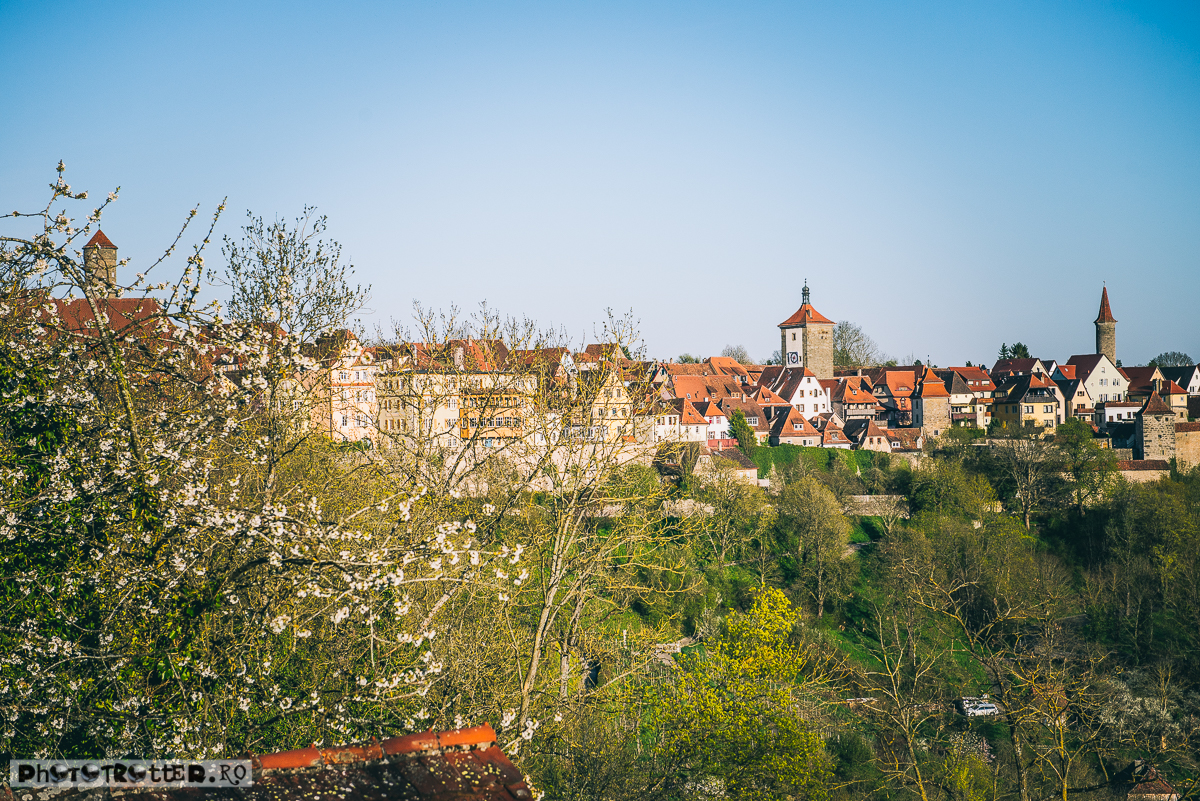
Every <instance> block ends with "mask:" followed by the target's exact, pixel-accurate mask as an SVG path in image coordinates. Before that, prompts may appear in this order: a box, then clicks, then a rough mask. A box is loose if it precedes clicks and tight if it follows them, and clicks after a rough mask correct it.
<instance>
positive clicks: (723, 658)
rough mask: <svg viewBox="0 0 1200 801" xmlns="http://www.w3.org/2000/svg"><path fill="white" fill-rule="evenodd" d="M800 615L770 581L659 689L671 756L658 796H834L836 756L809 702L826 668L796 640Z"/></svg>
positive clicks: (658, 716) (658, 706)
mask: <svg viewBox="0 0 1200 801" xmlns="http://www.w3.org/2000/svg"><path fill="white" fill-rule="evenodd" d="M795 623H796V616H795V613H794V612H793V610H792V608H791V604H790V603H789V602H788V600H787V598H786V596H784V595H783V593H782V592H780V591H779V590H776V589H770V588H768V589H765V590H763V591H762V592H761V593H759V594H758V597H757V598H756V599H755V601H754V606H753V608H752V609H751V611H750V612H749V613H748V614H744V615H737V614H734V615H732V616H731V617H730V619H729V621H728V624H727V626H726V628H725V631H724V633H723V634H722V636H721V637H720V638H719V639H717V640H716V641H714V642H713V643H711V645H710V646H709V647H708V648H706V649H705V650H704V651H703V652H693V653H691V654H687V655H684V656H682V657H681V659H680V663H681V666H682V668H683V669H682V670H681V671H680V672H679V673H678V674H677V676H676V677H675V678H674V679H673V680H669V681H666V682H663V683H662V684H660V685H658V686H657V687H656V688H655V689H654V691H653V692H652V693H651V695H650V699H649V700H650V708H651V710H652V718H651V720H652V730H654V731H655V732H656V733H657V739H656V743H655V745H656V751H657V756H658V758H659V760H661V763H662V764H663V765H664V766H666V770H665V776H664V778H663V786H662V788H661V790H660V791H659V794H657V795H656V797H658V798H665V799H675V798H680V799H682V798H694V797H696V796H697V795H702V794H710V793H711V794H714V795H722V796H723V797H725V798H731V799H742V800H744V801H752V800H753V801H758V800H759V799H761V800H762V801H767V799H772V800H773V799H788V798H795V799H800V798H805V799H823V798H825V797H826V794H827V788H828V782H829V779H830V777H831V766H832V765H831V760H830V759H829V756H828V754H827V753H826V752H825V749H824V747H823V744H822V743H821V740H820V738H819V737H818V736H817V735H816V733H815V732H813V731H812V728H811V726H810V725H809V724H808V723H807V722H806V721H805V720H804V717H803V714H802V712H801V710H802V708H803V707H804V701H805V700H806V696H808V695H809V694H810V693H811V692H812V691H813V689H814V685H815V684H817V683H818V682H819V680H820V676H819V675H818V666H817V664H816V662H815V660H814V659H813V657H812V655H811V654H810V653H808V652H807V650H806V649H803V648H799V647H797V646H795V645H793V644H792V641H791V637H790V635H791V632H792V628H793V626H794V625H795ZM718 788H719V789H718ZM705 791H707V792H705Z"/></svg>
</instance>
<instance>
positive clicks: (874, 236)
mask: <svg viewBox="0 0 1200 801" xmlns="http://www.w3.org/2000/svg"><path fill="white" fill-rule="evenodd" d="M0 37H2V38H0V41H2V42H3V44H2V45H0V76H2V77H0V98H2V99H3V105H2V106H0V108H3V109H4V110H5V112H6V113H5V115H4V116H5V117H6V119H5V121H4V124H2V125H0V206H9V207H12V208H22V209H28V208H30V207H32V206H35V205H38V204H39V203H40V202H42V201H43V200H44V197H45V188H46V184H47V183H48V182H49V181H51V180H52V179H53V167H54V165H55V164H56V163H57V161H58V160H59V159H60V158H61V159H63V160H65V161H66V163H67V166H68V178H69V180H70V181H71V183H72V185H73V186H74V187H75V188H76V189H79V188H87V189H89V190H91V191H92V192H93V193H97V194H99V193H103V192H105V191H108V190H109V189H111V188H112V187H114V186H116V185H118V184H119V185H121V187H122V192H121V200H120V201H119V203H118V204H117V205H116V206H115V207H114V208H113V209H112V210H111V212H110V213H109V214H107V215H106V218H105V223H104V229H105V232H106V233H107V234H108V235H109V236H110V237H111V238H112V240H113V241H114V242H116V244H117V245H118V246H119V247H120V248H121V255H122V256H127V257H130V258H131V259H133V260H134V261H133V264H134V268H135V269H136V268H137V267H138V266H139V265H142V266H144V265H145V264H146V262H147V261H148V259H149V258H150V257H151V256H152V255H153V254H154V253H155V252H156V251H158V250H161V248H162V247H163V246H164V245H165V244H166V243H168V242H169V240H170V238H171V237H172V236H173V233H174V230H175V229H176V228H177V227H178V223H179V221H180V220H181V219H182V218H183V216H184V215H185V213H186V211H187V210H188V209H189V208H191V207H192V206H193V205H196V204H200V206H201V209H202V212H205V213H207V211H209V210H211V209H212V208H213V207H215V206H216V205H217V204H218V203H219V202H220V201H221V199H222V198H223V197H226V196H228V198H229V211H228V212H227V213H226V215H225V217H224V219H223V221H222V224H221V228H220V230H221V231H222V232H223V233H236V229H237V227H238V225H240V224H241V222H242V219H243V216H244V213H245V210H246V209H251V210H253V211H254V212H256V213H259V214H262V215H264V216H266V217H268V218H272V217H275V216H277V215H279V216H283V217H294V216H295V215H296V214H297V213H299V211H300V210H301V208H302V207H303V206H304V205H305V204H311V205H315V206H317V207H318V208H319V210H320V211H322V212H324V213H326V214H328V215H329V218H330V229H331V233H332V234H333V235H334V236H335V237H336V238H337V239H339V240H340V241H341V242H342V243H343V245H344V247H345V252H346V253H347V254H348V255H350V256H351V257H352V259H353V261H354V263H355V264H356V266H357V268H358V275H359V277H360V278H361V279H362V280H363V281H364V282H369V283H370V284H372V285H373V291H372V300H371V304H370V311H371V318H372V319H374V320H378V321H380V322H382V323H386V322H387V321H388V320H389V319H390V318H393V317H395V318H398V319H401V320H404V319H407V318H408V316H409V314H410V309H411V304H412V302H413V301H414V300H419V301H421V302H423V303H425V304H427V305H431V306H434V307H448V306H450V305H451V304H455V305H458V306H459V307H462V308H464V309H470V308H473V307H474V306H475V304H477V303H478V302H479V301H483V300H486V301H487V302H488V303H489V305H490V306H492V307H495V308H497V309H499V310H501V311H503V312H507V313H512V314H516V315H521V316H529V317H532V318H534V319H537V320H539V321H541V322H543V323H545V324H547V325H556V326H564V327H566V329H567V330H568V331H569V332H570V333H572V334H573V335H575V336H576V337H577V338H583V337H584V336H588V338H590V336H589V335H590V332H591V331H592V330H593V325H594V324H595V323H597V322H599V321H601V320H602V319H603V317H604V312H605V309H606V308H610V307H611V308H613V309H614V310H616V311H618V312H623V311H626V310H630V309H632V311H633V313H634V315H635V316H636V317H637V318H638V319H639V320H640V321H641V331H642V334H643V336H644V338H645V342H646V346H647V349H648V351H649V352H650V354H651V355H654V356H658V357H663V358H666V357H669V356H675V355H678V354H679V353H681V352H683V351H690V352H692V353H696V354H700V355H712V354H715V353H718V352H719V351H720V349H721V348H722V347H723V346H724V345H726V344H743V345H745V346H746V347H747V348H748V349H749V351H750V352H751V354H753V355H755V356H758V357H760V358H761V357H765V356H767V355H769V354H770V353H771V351H772V350H773V349H774V348H777V347H778V333H777V329H776V327H775V326H776V325H777V324H778V323H779V322H780V321H781V320H783V319H785V318H786V317H787V316H788V315H790V314H791V313H792V312H793V311H794V310H795V308H796V307H797V306H798V305H799V303H800V289H801V286H802V284H803V281H804V279H805V278H807V279H808V281H809V285H810V286H811V288H812V292H813V301H814V304H815V305H816V307H817V309H818V310H819V311H821V312H822V313H824V314H825V315H827V316H829V317H831V318H834V319H838V320H840V319H851V320H854V321H856V322H858V323H859V324H861V325H862V326H863V327H864V328H865V329H866V331H867V332H868V333H869V334H871V335H872V336H873V337H874V338H875V339H876V340H877V341H878V342H879V343H880V345H881V346H882V347H883V348H884V349H885V350H886V351H887V352H889V353H891V354H893V355H895V356H898V357H903V356H906V355H908V354H914V355H917V356H919V357H921V358H925V357H926V356H929V357H931V358H932V359H933V361H934V362H935V363H938V364H942V365H946V364H950V363H956V364H957V363H962V362H964V361H966V360H968V359H970V360H974V361H976V362H978V361H980V360H985V361H987V362H988V363H990V361H991V360H992V359H994V358H995V355H996V350H997V348H998V347H999V345H1000V343H1001V342H1010V343H1011V342H1013V341H1014V340H1022V341H1024V342H1026V343H1027V344H1028V345H1029V346H1030V348H1031V349H1032V351H1033V352H1034V353H1035V355H1045V356H1048V357H1054V358H1058V359H1065V358H1067V357H1068V356H1070V355H1071V354H1073V353H1082V352H1090V351H1091V350H1093V347H1094V346H1093V339H1092V326H1091V321H1092V320H1093V319H1094V318H1095V315H1096V309H1097V306H1098V303H1099V295H1100V286H1101V281H1107V283H1108V287H1109V291H1110V294H1111V297H1112V303H1113V310H1114V313H1115V315H1116V317H1117V318H1118V320H1119V321H1120V324H1119V326H1118V356H1120V357H1121V358H1122V359H1123V361H1124V362H1125V363H1126V364H1134V363H1144V362H1145V360H1147V359H1149V358H1151V357H1153V356H1154V355H1155V354H1157V353H1159V352H1160V351H1163V350H1184V351H1186V352H1189V353H1190V354H1191V355H1192V356H1194V357H1200V325H1198V324H1197V313H1196V310H1197V308H1198V307H1200V6H1197V5H1196V4H1194V3H1187V4H1184V3H1181V4H1175V5H1172V4H1154V5H1150V4H1141V3H1104V2H1096V1H1093V2H1077V3H1054V2H1037V3H1032V2H1031V3H1022V2H1007V3H999V4H967V3H899V2H890V3H883V2H879V3H853V2H848V3H836V4H831V3H815V2H813V3H804V2H792V3H753V2H738V3H722V4H717V3H702V2H686V3H665V2H659V3H655V2H636V3H591V4H583V3H567V2H559V3H510V4H502V3H478V4H472V3H451V2H441V3H420V4H417V3H378V4H372V3H352V2H342V3H337V4H332V3H311V4H309V3H289V4H266V3H262V4H253V3H221V2H210V3H205V4H203V5H201V4H192V5H185V4H182V3H157V4H150V3H146V4H136V3H120V2H110V3H95V2H92V3H73V2H60V3H55V4H47V3H23V2H16V1H15V0H0ZM211 255H212V256H216V255H217V253H216V251H214V252H213V254H211Z"/></svg>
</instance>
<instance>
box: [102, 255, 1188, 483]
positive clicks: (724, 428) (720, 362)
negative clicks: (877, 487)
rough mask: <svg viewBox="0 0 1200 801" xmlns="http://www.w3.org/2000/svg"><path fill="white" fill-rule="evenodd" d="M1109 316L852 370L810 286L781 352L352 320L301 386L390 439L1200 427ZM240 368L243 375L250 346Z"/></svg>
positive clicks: (365, 436) (905, 448)
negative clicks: (398, 336)
mask: <svg viewBox="0 0 1200 801" xmlns="http://www.w3.org/2000/svg"><path fill="white" fill-rule="evenodd" d="M84 253H85V263H87V264H88V265H89V268H90V269H91V270H93V271H95V272H97V273H98V274H99V275H100V276H101V280H102V281H106V282H108V283H111V282H112V278H113V276H112V271H113V265H115V263H116V248H115V246H114V245H112V243H111V242H110V241H109V240H108V239H107V238H106V237H105V236H104V234H103V233H102V232H98V233H97V234H96V235H95V237H93V239H92V241H91V242H89V243H88V245H87V246H86V247H85V249H84ZM111 302H112V303H114V304H120V303H125V302H126V301H121V300H119V299H115V298H114V299H112V301H111ZM1095 325H1096V341H1097V353H1094V354H1081V355H1076V356H1072V357H1071V358H1070V359H1068V360H1066V361H1065V362H1062V363H1060V362H1058V361H1056V360H1053V359H1037V358H1027V359H1002V360H1000V361H997V362H996V363H995V364H994V365H993V366H992V367H991V368H990V369H987V368H985V367H982V366H973V365H969V364H968V365H966V366H962V367H949V368H944V369H937V368H931V367H929V366H927V365H922V364H919V363H918V364H914V365H907V366H874V367H862V368H856V369H841V370H838V369H835V367H834V362H835V360H834V357H833V340H834V337H833V332H834V328H835V323H834V322H833V321H832V320H830V319H829V318H827V317H825V316H824V315H822V314H821V313H820V312H818V311H817V310H816V309H815V308H814V307H813V305H812V303H811V297H810V291H809V288H808V286H807V285H805V286H804V288H803V302H802V304H801V306H800V308H799V309H798V310H797V311H796V312H795V313H793V314H792V315H791V316H789V317H788V318H787V319H786V320H784V322H782V323H780V324H779V326H778V329H779V333H780V343H781V350H780V354H781V361H782V362H783V363H782V364H775V365H751V364H741V363H739V362H738V361H736V360H735V359H731V358H727V357H713V358H709V359H706V360H704V361H703V362H699V363H694V364H682V363H675V362H672V361H668V362H661V361H654V360H634V359H631V358H629V356H628V354H627V353H625V352H624V351H623V350H622V349H621V348H620V347H619V346H618V345H616V344H613V343H598V344H592V345H588V346H587V347H586V348H584V349H583V350H581V351H572V350H570V349H568V348H565V347H538V348H530V349H519V348H512V347H510V345H509V344H507V343H505V342H503V341H501V340H500V339H472V338H463V339H451V340H447V341H444V342H438V343H431V342H400V343H394V344H389V345H375V346H371V345H368V344H366V343H363V342H361V341H360V340H359V339H358V338H357V337H356V336H355V335H354V334H353V333H352V332H350V331H337V332H332V333H330V334H327V335H325V336H322V337H320V338H319V339H318V340H317V341H316V342H312V343H306V344H305V345H304V346H303V347H304V352H305V354H306V355H307V356H308V357H309V358H310V363H311V365H312V368H311V369H309V370H307V371H305V372H304V373H303V374H301V375H297V376H295V377H294V379H295V380H294V382H293V383H294V385H295V387H296V391H295V393H294V394H295V395H296V396H299V395H300V394H301V393H304V394H305V396H306V398H307V399H308V400H307V401H306V408H308V409H309V410H310V411H309V413H308V423H309V424H310V425H312V426H313V427H314V428H316V429H318V430H320V431H322V432H323V433H325V434H326V435H328V436H329V437H330V438H332V439H334V440H336V441H342V442H357V443H366V442H369V443H371V444H372V445H375V444H378V445H380V446H383V447H386V446H388V445H389V443H392V444H394V443H398V442H402V441H411V440H413V439H417V438H419V439H421V440H423V441H426V442H430V443H433V444H434V445H435V446H437V447H439V448H443V449H454V448H457V447H461V446H462V445H463V444H464V443H470V444H472V445H479V446H480V447H482V448H485V449H486V448H491V447H503V446H504V445H506V444H511V443H514V442H529V443H531V444H534V445H543V444H546V443H547V441H549V440H554V441H559V440H562V439H563V438H564V437H565V438H568V439H584V440H589V441H593V442H617V443H627V444H630V445H639V446H646V447H647V448H654V447H657V446H659V445H661V444H662V443H668V442H698V443H701V444H703V446H704V447H705V448H707V449H709V450H710V451H719V450H728V449H729V448H730V447H731V446H732V445H733V444H734V442H733V436H732V433H731V425H732V421H733V419H734V418H735V416H737V415H739V414H740V415H741V416H742V417H744V419H745V421H746V423H747V425H748V426H749V428H750V430H751V431H752V432H753V433H754V436H755V437H756V438H757V440H758V441H759V442H760V443H762V444H770V445H781V444H793V445H801V446H808V447H823V448H837V449H865V450H873V451H879V452H889V453H910V454H911V453H916V452H919V451H920V450H921V449H922V448H923V447H924V445H925V443H926V442H927V441H929V440H932V439H936V438H938V437H940V436H942V435H943V434H944V433H945V432H946V431H947V430H949V429H950V428H952V427H954V426H971V427H978V428H986V427H988V426H991V425H993V424H997V423H998V424H1000V425H1002V426H1017V427H1025V426H1036V427H1039V428H1042V429H1045V430H1052V429H1053V428H1055V427H1056V426H1058V425H1061V424H1062V423H1063V422H1065V421H1066V420H1067V419H1070V418H1077V419H1081V420H1084V421H1085V422H1088V423H1090V424H1092V425H1093V426H1095V429H1096V431H1097V433H1099V434H1101V435H1102V436H1106V437H1108V438H1109V439H1110V440H1111V442H1112V443H1113V445H1114V447H1126V446H1128V447H1130V448H1131V449H1132V450H1134V451H1137V454H1136V456H1137V458H1139V459H1145V458H1151V457H1150V456H1147V455H1146V454H1153V455H1154V456H1153V458H1158V457H1159V456H1161V455H1162V454H1163V453H1166V452H1167V450H1170V449H1168V448H1166V447H1165V446H1163V447H1155V446H1147V445H1146V444H1145V443H1146V435H1145V434H1144V432H1145V431H1148V430H1149V429H1151V428H1155V429H1156V430H1157V428H1159V427H1162V426H1165V425H1166V422H1162V423H1161V425H1160V422H1159V421H1158V418H1157V416H1158V415H1160V410H1161V409H1162V408H1166V409H1167V410H1168V416H1170V417H1171V418H1172V419H1171V421H1169V422H1171V424H1172V425H1175V424H1178V425H1180V426H1182V429H1181V432H1182V433H1187V432H1186V429H1187V427H1188V426H1189V425H1191V424H1190V423H1188V415H1189V412H1188V409H1189V401H1191V402H1192V403H1193V405H1195V403H1196V401H1197V399H1200V367H1196V366H1192V367H1186V368H1169V369H1168V368H1158V367H1134V368H1123V367H1121V366H1119V365H1118V364H1117V363H1116V359H1115V342H1116V320H1115V318H1113V316H1112V311H1111V307H1110V305H1109V299H1108V292H1107V289H1105V290H1104V291H1103V294H1102V298H1101V308H1100V314H1099V316H1098V317H1097V320H1096V321H1095ZM225 367H226V368H227V369H226V374H227V375H228V376H231V377H232V376H233V375H234V374H235V373H236V369H237V364H236V360H231V361H230V362H229V363H228V364H227V365H226V366H225ZM231 380H233V379H232V378H231ZM293 402H295V401H293ZM1193 416H1194V415H1193ZM1151 417H1153V418H1154V420H1155V422H1154V424H1153V425H1151V424H1150V422H1148V421H1149V419H1150V418H1151ZM1164 419H1165V418H1164ZM1139 421H1141V422H1139ZM1139 432H1143V433H1139ZM1175 444H1176V445H1178V443H1175ZM1174 450H1175V451H1179V450H1180V448H1179V447H1175V448H1174ZM1183 450H1184V451H1186V450H1187V448H1186V447H1185V448H1183ZM1188 458H1190V457H1188Z"/></svg>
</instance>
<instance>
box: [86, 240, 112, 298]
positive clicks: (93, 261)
mask: <svg viewBox="0 0 1200 801" xmlns="http://www.w3.org/2000/svg"><path fill="white" fill-rule="evenodd" d="M83 269H84V271H85V272H86V273H87V274H88V277H89V278H91V279H92V280H93V281H95V282H96V283H97V284H99V285H100V286H101V287H102V288H105V289H112V287H114V286H116V284H117V246H116V245H114V244H113V243H112V242H111V241H110V240H109V238H108V237H107V236H105V235H104V232H103V231H101V230H98V229H97V231H96V234H95V235H94V236H93V237H92V238H91V239H89V240H88V243H87V244H86V245H84V246H83Z"/></svg>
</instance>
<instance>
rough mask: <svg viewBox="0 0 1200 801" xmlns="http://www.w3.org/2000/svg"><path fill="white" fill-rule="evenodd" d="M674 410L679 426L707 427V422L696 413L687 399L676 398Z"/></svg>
mask: <svg viewBox="0 0 1200 801" xmlns="http://www.w3.org/2000/svg"><path fill="white" fill-rule="evenodd" d="M675 409H676V410H677V411H678V412H679V424H680V425H681V426H705V425H708V421H707V420H705V419H704V418H703V417H702V416H701V415H700V413H699V412H698V411H696V407H695V406H693V405H692V402H691V401H689V400H688V399H687V398H676V399H675Z"/></svg>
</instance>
